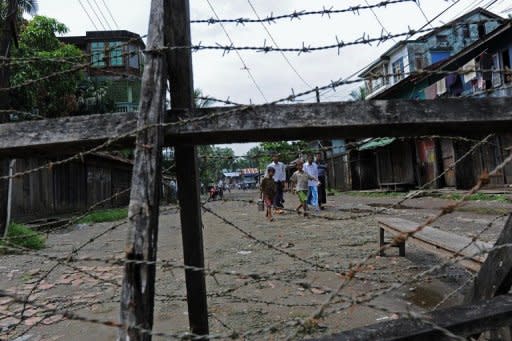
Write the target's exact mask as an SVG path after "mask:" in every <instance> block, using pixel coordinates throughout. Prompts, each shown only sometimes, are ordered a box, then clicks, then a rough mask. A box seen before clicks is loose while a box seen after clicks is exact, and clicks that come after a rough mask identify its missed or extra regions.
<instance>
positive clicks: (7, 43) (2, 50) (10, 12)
mask: <svg viewBox="0 0 512 341" xmlns="http://www.w3.org/2000/svg"><path fill="white" fill-rule="evenodd" d="M17 16H18V1H17V0H8V4H7V16H6V17H5V21H4V22H3V23H2V27H1V30H2V31H1V36H0V54H1V56H2V57H4V58H9V57H10V55H11V45H12V42H13V41H15V39H16V31H15V28H16V19H17ZM6 64H7V65H6ZM6 64H4V65H2V67H0V88H2V89H6V88H8V87H9V67H8V64H9V62H8V61H7V63H6ZM8 102H9V95H8V92H7V91H5V90H2V91H0V109H4V110H5V109H8V108H9V104H8ZM7 115H8V114H7V113H5V112H0V123H5V122H7V121H8V116H7ZM8 175H9V159H6V158H0V177H6V176H8ZM8 192H9V181H8V180H7V179H5V180H0V237H3V236H5V235H6V234H7V228H8V226H7V219H8V216H9V213H8V202H9V198H8Z"/></svg>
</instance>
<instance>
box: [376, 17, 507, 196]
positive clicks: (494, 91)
mask: <svg viewBox="0 0 512 341" xmlns="http://www.w3.org/2000/svg"><path fill="white" fill-rule="evenodd" d="M475 11H482V10H475ZM475 11H473V12H472V14H471V15H470V16H469V18H473V19H471V20H472V21H474V20H476V19H475V18H474V16H475V14H476V13H475ZM482 13H483V14H485V16H483V17H481V21H482V22H481V23H479V24H473V23H472V24H469V28H468V30H469V33H464V32H467V30H466V29H463V31H460V24H458V23H456V24H455V25H453V23H452V26H453V31H452V33H453V35H454V36H455V38H452V39H449V42H454V43H455V42H457V41H458V42H460V41H461V38H462V37H464V36H469V38H470V39H471V40H470V42H471V43H470V44H468V45H465V46H462V45H458V46H459V47H462V48H460V49H458V50H457V49H451V50H450V54H449V55H448V56H446V57H443V58H441V59H440V60H437V61H434V62H433V63H432V61H429V63H431V64H430V65H428V66H426V67H424V68H422V69H421V70H422V71H424V72H423V73H416V74H411V75H409V76H407V77H405V78H404V79H402V80H400V81H398V82H394V83H390V84H388V85H387V86H386V87H384V88H382V89H380V90H379V91H374V92H373V93H372V95H371V98H372V99H399V98H402V99H419V100H423V99H435V98H438V97H461V96H472V97H476V96H479V97H481V96H511V95H512V73H511V71H510V69H511V65H512V58H511V57H512V23H511V21H510V20H505V19H499V20H498V18H496V16H494V18H495V19H497V22H499V23H500V25H498V26H494V25H490V24H491V23H493V22H494V20H493V19H492V17H491V16H490V15H488V14H487V11H484V12H482ZM464 17H468V14H467V15H465V16H464ZM464 17H463V18H464ZM462 22H464V21H462ZM472 25H476V26H472ZM486 25H488V26H486ZM487 28H492V29H490V30H489V31H487ZM456 37H459V38H458V39H456ZM474 37H478V39H476V40H473V38H474ZM428 46H433V45H428ZM429 51H431V50H430V49H429ZM447 51H448V48H447ZM434 52H435V53H437V52H439V51H437V50H434ZM427 55H431V56H432V53H431V52H429V53H427ZM482 138H483V136H470V137H467V136H466V137H446V138H428V137H424V138H416V139H406V140H400V139H388V140H386V141H387V144H381V145H380V146H378V148H375V149H373V150H372V152H371V153H372V155H373V157H374V158H375V163H374V164H375V168H376V172H375V173H377V175H378V176H377V178H378V179H377V180H378V184H379V185H382V184H384V185H386V184H387V183H395V184H397V183H398V184H409V185H412V186H417V185H425V184H428V185H429V186H431V187H442V186H456V187H457V188H470V187H471V186H473V185H474V183H475V182H476V181H477V180H478V177H479V176H480V174H481V173H482V172H483V171H484V170H491V169H493V168H494V167H495V166H496V165H497V164H499V163H500V162H501V161H502V160H503V159H504V158H505V157H506V156H507V155H508V154H509V153H510V152H511V149H512V136H511V135H504V136H495V137H492V138H490V139H489V141H488V143H486V144H484V145H483V146H481V147H479V148H477V149H476V150H475V151H474V152H473V153H471V155H470V156H468V157H464V159H463V161H462V162H457V167H455V169H454V168H453V167H452V165H453V164H454V163H455V161H457V160H458V159H459V158H461V157H462V156H464V155H466V153H467V152H468V151H469V150H470V148H471V146H472V145H473V144H475V143H476V142H478V141H479V140H481V139H482ZM396 169H399V170H401V171H400V172H396ZM441 175H442V176H441ZM491 184H493V185H495V186H498V187H500V186H503V185H510V184H512V167H506V168H505V169H504V171H503V172H501V173H499V174H497V175H496V176H495V177H493V178H492V179H491Z"/></svg>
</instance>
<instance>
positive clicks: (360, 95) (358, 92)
mask: <svg viewBox="0 0 512 341" xmlns="http://www.w3.org/2000/svg"><path fill="white" fill-rule="evenodd" d="M350 97H352V99H353V100H354V101H364V100H365V99H366V88H365V87H364V86H360V87H359V88H357V89H355V90H352V92H351V93H350Z"/></svg>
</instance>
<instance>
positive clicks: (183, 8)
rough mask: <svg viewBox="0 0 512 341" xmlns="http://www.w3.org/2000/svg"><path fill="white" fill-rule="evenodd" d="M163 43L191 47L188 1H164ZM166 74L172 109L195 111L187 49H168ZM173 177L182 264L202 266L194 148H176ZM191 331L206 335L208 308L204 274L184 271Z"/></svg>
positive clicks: (189, 56) (190, 61)
mask: <svg viewBox="0 0 512 341" xmlns="http://www.w3.org/2000/svg"><path fill="white" fill-rule="evenodd" d="M165 6H166V8H165V13H166V34H167V37H166V44H168V45H170V46H190V45H191V38H190V8H189V1H188V0H165ZM168 67H169V71H168V75H169V82H170V87H171V107H172V108H173V109H188V110H191V111H192V110H193V108H194V84H193V74H192V55H191V51H190V49H176V50H170V51H169V56H168ZM174 155H175V161H176V177H177V179H178V198H179V201H180V207H181V210H180V216H181V229H182V238H183V255H184V261H185V265H190V266H195V267H204V250H203V231H202V228H203V223H202V218H201V199H200V184H199V167H198V162H197V151H196V147H195V146H191V145H178V146H176V148H175V154H174ZM185 279H186V282H187V303H188V319H189V323H190V331H191V332H192V333H193V334H197V335H207V334H208V332H209V331H208V305H207V299H206V282H205V278H204V272H203V271H191V270H186V271H185Z"/></svg>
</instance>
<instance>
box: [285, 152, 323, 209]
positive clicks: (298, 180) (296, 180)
mask: <svg viewBox="0 0 512 341" xmlns="http://www.w3.org/2000/svg"><path fill="white" fill-rule="evenodd" d="M309 180H313V181H318V178H316V177H314V176H311V175H309V174H308V173H306V172H305V171H304V162H303V161H302V160H298V161H297V170H296V171H295V173H293V175H292V177H291V178H290V182H291V183H292V184H294V185H295V192H296V193H297V196H298V197H299V202H300V204H299V206H298V207H297V208H296V209H295V210H296V211H297V213H298V214H299V215H300V209H301V208H302V209H303V212H304V216H305V217H307V215H308V214H307V210H308V204H307V200H308V189H309V186H308V181H309Z"/></svg>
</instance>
